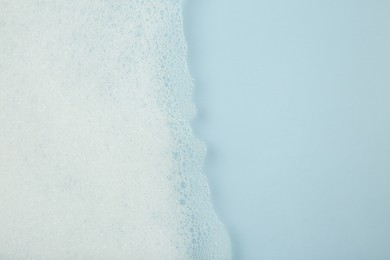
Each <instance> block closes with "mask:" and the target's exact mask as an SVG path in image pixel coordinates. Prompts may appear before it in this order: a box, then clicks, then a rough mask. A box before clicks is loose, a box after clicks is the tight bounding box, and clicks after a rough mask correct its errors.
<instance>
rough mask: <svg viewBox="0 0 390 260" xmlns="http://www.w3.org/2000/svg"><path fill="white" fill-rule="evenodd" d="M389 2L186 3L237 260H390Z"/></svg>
mask: <svg viewBox="0 0 390 260" xmlns="http://www.w3.org/2000/svg"><path fill="white" fill-rule="evenodd" d="M389 17H390V2H389V1H385V0H383V1H379V0H374V1H368V0H367V1H352V0H344V1H330V0H329V1H312V0H310V1H309V0H307V1H303V0H299V1H290V0H284V1H260V0H240V1H238V0H187V3H186V5H185V13H184V18H185V30H186V37H187V41H188V46H189V65H190V70H191V73H192V75H193V77H194V79H195V86H196V90H195V101H196V105H197V107H198V110H199V115H198V117H197V118H196V119H195V120H194V122H193V127H194V129H195V133H196V135H197V136H199V137H200V138H201V139H202V140H204V141H205V142H206V143H207V145H208V149H209V154H208V158H207V162H206V165H205V173H206V175H207V176H208V179H209V183H210V186H211V191H212V195H213V199H214V204H215V209H216V212H217V214H218V215H219V217H220V218H221V220H222V221H223V222H224V224H225V225H226V227H227V229H228V230H229V233H230V234H231V237H232V241H233V250H234V258H235V259H249V260H251V259H308V260H309V259H315V260H320V259H324V260H326V259H332V260H337V259H340V260H345V259H354V260H356V259H390V247H389V245H390V221H389V220H390V18H389Z"/></svg>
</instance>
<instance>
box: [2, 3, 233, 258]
mask: <svg viewBox="0 0 390 260" xmlns="http://www.w3.org/2000/svg"><path fill="white" fill-rule="evenodd" d="M0 35H1V36H0V223H1V225H0V259H227V258H229V255H230V251H229V242H228V239H227V236H226V234H225V232H224V230H223V228H222V226H221V225H220V223H219V222H218V221H217V219H216V217H215V215H214V213H213V211H212V208H211V203H210V200H209V193H208V187H207V182H206V180H205V178H204V176H203V175H202V173H201V171H200V169H201V165H202V161H203V157H204V147H203V145H202V144H200V143H199V142H198V141H197V140H196V139H195V138H194V137H193V136H192V133H191V129H190V126H189V119H190V118H191V116H192V114H193V107H192V104H191V87H192V85H191V79H190V76H189V73H188V69H187V67H186V63H185V52H186V50H185V44H184V39H183V32H182V25H181V1H175V0H155V1H105V0H96V1H92V0H82V1H75V0H54V1H44V0H20V1H11V0H5V1H1V2H0Z"/></svg>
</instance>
